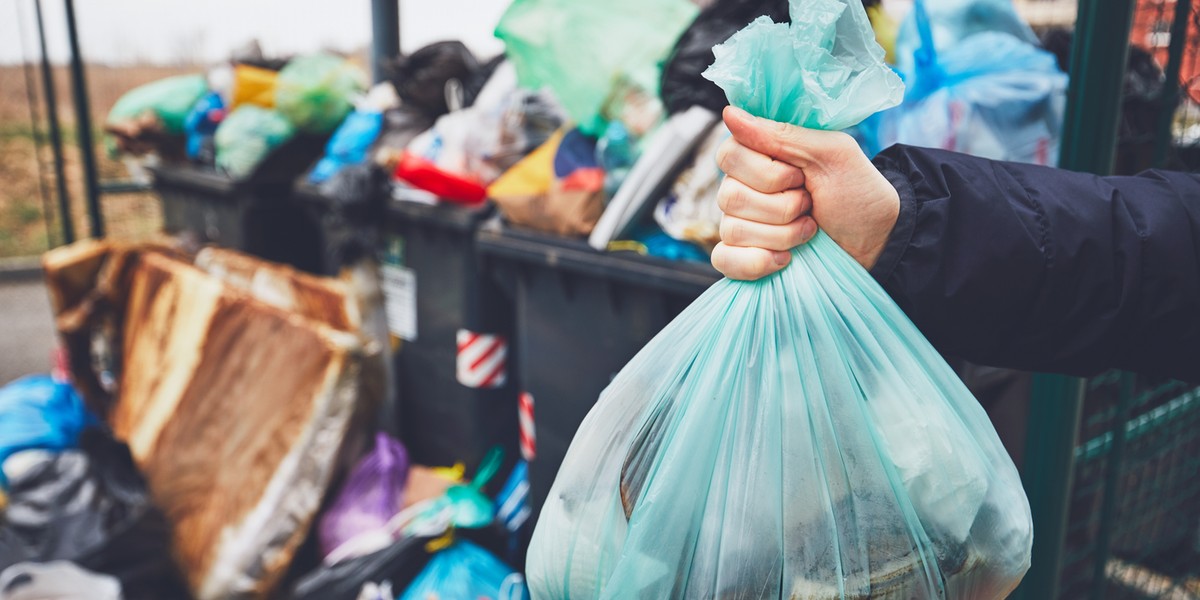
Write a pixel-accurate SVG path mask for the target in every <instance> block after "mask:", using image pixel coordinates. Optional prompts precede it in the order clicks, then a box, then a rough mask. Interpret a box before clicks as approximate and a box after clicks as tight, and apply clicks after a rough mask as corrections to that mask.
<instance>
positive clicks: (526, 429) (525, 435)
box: [517, 392, 537, 461]
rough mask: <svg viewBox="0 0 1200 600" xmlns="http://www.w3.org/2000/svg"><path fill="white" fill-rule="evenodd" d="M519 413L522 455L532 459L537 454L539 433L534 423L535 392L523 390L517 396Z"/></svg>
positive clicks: (526, 458)
mask: <svg viewBox="0 0 1200 600" xmlns="http://www.w3.org/2000/svg"><path fill="white" fill-rule="evenodd" d="M517 415H518V416H519V417H520V422H521V457H522V458H524V459H525V460H526V461H531V460H533V458H534V457H535V456H537V434H536V433H535V432H534V425H533V394H530V393H529V392H521V395H520V397H518V398H517Z"/></svg>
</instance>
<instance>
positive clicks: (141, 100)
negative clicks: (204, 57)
mask: <svg viewBox="0 0 1200 600" xmlns="http://www.w3.org/2000/svg"><path fill="white" fill-rule="evenodd" d="M206 92H208V82H207V81H205V79H204V76H203V75H177V76H175V77H168V78H166V79H160V80H158V81H154V82H151V83H147V84H146V85H142V86H138V87H135V88H133V89H132V90H129V91H128V92H125V94H124V95H122V96H121V98H120V99H119V100H117V103H116V104H114V105H113V107H112V110H110V111H108V120H107V121H106V124H108V125H117V124H120V123H123V122H126V121H133V120H136V119H137V118H138V117H141V116H142V115H144V114H146V113H147V112H153V113H154V114H156V115H158V118H159V119H160V120H161V121H162V124H163V130H164V131H165V132H166V133H168V134H172V135H183V121H184V120H185V119H187V115H188V113H189V112H191V110H192V106H194V105H195V104H196V101H197V100H199V99H200V97H201V96H203V95H204V94H205V93H206Z"/></svg>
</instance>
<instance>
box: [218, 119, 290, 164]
mask: <svg viewBox="0 0 1200 600" xmlns="http://www.w3.org/2000/svg"><path fill="white" fill-rule="evenodd" d="M295 133H296V130H295V128H294V127H292V124H291V122H290V121H288V120H287V119H285V118H284V117H283V115H281V114H279V113H278V112H276V111H274V110H268V109H265V108H260V107H258V106H255V105H253V104H244V105H242V106H239V107H237V109H236V110H234V111H233V112H232V113H229V116H227V117H225V120H224V121H221V124H220V125H219V126H218V127H217V132H216V134H215V135H214V137H213V143H214V145H215V146H216V163H217V168H218V169H221V170H223V171H225V172H227V173H229V175H230V176H232V177H235V178H240V177H246V176H247V175H250V173H251V172H253V171H254V168H255V167H257V166H258V163H260V162H262V160H263V159H264V158H266V156H267V155H268V154H270V152H271V151H272V150H274V149H275V148H278V147H279V146H280V145H282V144H283V143H284V142H286V141H288V140H290V139H292V136H293V135H295Z"/></svg>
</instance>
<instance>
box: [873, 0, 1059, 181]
mask: <svg viewBox="0 0 1200 600" xmlns="http://www.w3.org/2000/svg"><path fill="white" fill-rule="evenodd" d="M976 4H978V5H980V6H983V7H986V8H988V10H987V11H984V12H983V14H985V15H1003V14H1007V13H1005V12H1002V11H1000V10H999V9H997V8H995V5H997V2H992V1H983V0H978V1H977V2H976ZM1001 4H1002V5H1007V4H1008V3H1007V2H1003V3H1001ZM964 10H965V9H964ZM966 12H969V11H966ZM1008 12H1009V13H1011V12H1012V8H1011V6H1009V7H1008ZM934 14H937V13H934ZM1011 18H1016V17H1015V13H1014V14H1013V16H1012V17H1011ZM937 22H938V21H937V20H936V19H934V18H933V16H932V15H927V14H926V10H925V3H924V2H921V1H918V2H915V3H914V5H913V11H912V14H911V15H910V17H909V19H908V21H907V22H906V24H905V26H904V27H902V28H901V30H900V34H899V37H898V38H897V42H896V46H897V60H898V61H900V62H901V63H905V60H906V57H907V64H908V65H909V67H908V68H902V72H903V73H904V76H905V81H906V83H907V84H908V86H909V90H908V94H907V96H906V98H905V100H904V104H902V105H901V106H899V107H897V108H894V109H892V110H889V111H886V112H883V113H881V114H879V115H878V116H877V117H875V118H873V119H871V120H870V121H869V122H868V123H867V124H866V125H864V127H863V128H862V132H863V134H864V135H863V136H862V137H863V138H864V141H865V142H866V143H864V147H865V149H866V150H867V151H868V152H869V153H872V154H873V153H875V152H879V151H880V150H882V149H884V148H886V147H888V146H890V145H892V144H895V143H902V144H911V145H915V146H926V147H933V148H944V149H946V150H954V151H957V152H965V153H967V154H972V155H975V156H982V157H985V158H991V159H996V160H1010V161H1016V162H1026V163H1033V164H1040V165H1053V164H1056V163H1057V161H1058V149H1059V140H1060V136H1061V129H1062V118H1063V112H1064V110H1065V107H1066V90H1067V76H1066V74H1064V73H1063V72H1062V71H1060V70H1059V68H1058V63H1057V61H1056V60H1055V57H1054V55H1052V54H1050V53H1049V52H1046V51H1045V50H1042V49H1040V48H1038V47H1037V46H1035V45H1034V44H1033V43H1031V42H1030V41H1028V40H1026V39H1025V37H1024V36H1023V35H1015V34H1014V33H1013V32H1011V31H1009V29H1012V28H1013V26H1011V24H1010V20H1009V19H1000V20H999V22H998V23H996V24H995V25H994V27H995V28H994V29H983V30H979V31H977V29H980V28H983V27H985V26H986V25H987V23H989V21H987V20H986V19H982V18H981V19H977V20H975V21H972V23H973V25H972V27H971V28H967V29H966V30H965V31H964V32H960V33H961V35H963V36H965V37H961V38H957V37H956V38H954V40H955V41H954V43H953V45H942V44H941V43H938V42H937V40H936V36H935V35H934V31H936V30H937V27H935V25H936V23H937ZM1025 28H1026V29H1028V27H1027V26H1026V27H1025ZM960 29H961V28H960ZM1017 32H1018V33H1019V32H1020V30H1019V29H1018V30H1017ZM912 38H917V39H916V40H913V39H912ZM914 48H915V49H914Z"/></svg>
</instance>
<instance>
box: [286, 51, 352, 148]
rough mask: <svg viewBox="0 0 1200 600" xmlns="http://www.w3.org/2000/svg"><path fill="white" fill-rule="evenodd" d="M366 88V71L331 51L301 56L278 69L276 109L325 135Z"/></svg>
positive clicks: (298, 126)
mask: <svg viewBox="0 0 1200 600" xmlns="http://www.w3.org/2000/svg"><path fill="white" fill-rule="evenodd" d="M364 88H365V84H364V82H363V74H362V73H361V72H359V71H358V70H357V69H355V68H354V67H353V66H351V65H350V64H349V63H347V62H346V61H344V60H342V59H340V58H338V57H336V56H331V55H329V54H313V55H310V56H301V57H299V58H297V59H295V60H293V61H292V62H290V63H288V65H287V66H286V67H284V68H283V70H281V71H279V77H278V79H276V82H275V109H276V110H278V111H279V113H280V114H282V115H283V116H285V117H287V118H288V120H290V121H291V122H292V124H294V125H295V126H296V129H299V130H300V131H303V132H305V133H314V134H322V133H329V132H330V131H333V130H334V128H336V127H337V126H338V124H339V123H341V122H342V119H344V118H346V115H348V114H350V111H351V110H353V109H354V105H353V104H352V101H353V100H354V96H355V95H356V94H359V93H361V92H362V91H363V89H364Z"/></svg>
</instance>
